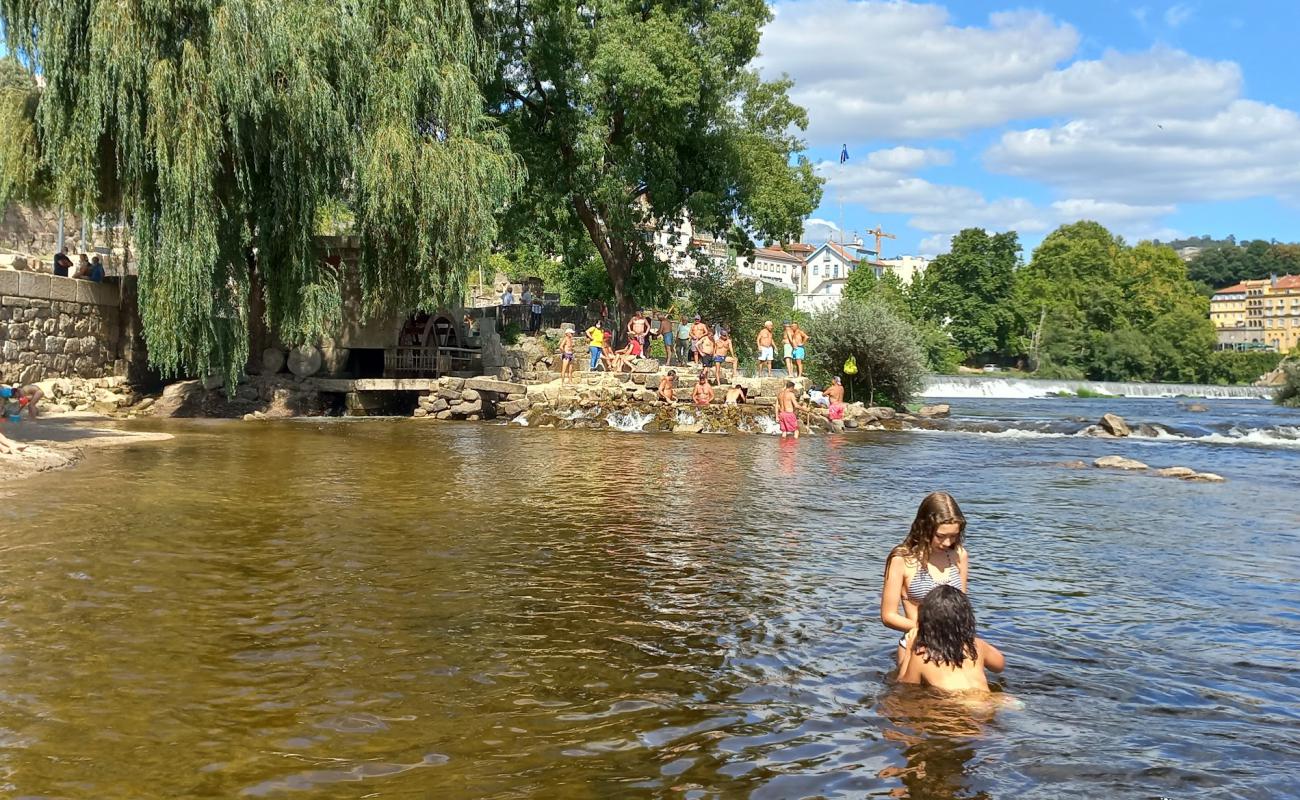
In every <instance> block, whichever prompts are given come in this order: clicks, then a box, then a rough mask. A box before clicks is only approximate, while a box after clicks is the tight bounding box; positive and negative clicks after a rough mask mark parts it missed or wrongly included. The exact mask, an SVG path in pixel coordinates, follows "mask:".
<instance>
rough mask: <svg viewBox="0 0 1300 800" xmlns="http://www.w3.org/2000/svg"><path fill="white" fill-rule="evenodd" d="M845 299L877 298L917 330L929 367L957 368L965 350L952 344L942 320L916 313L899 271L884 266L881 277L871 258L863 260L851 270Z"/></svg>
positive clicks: (939, 369) (949, 370) (941, 370)
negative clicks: (919, 315) (877, 273)
mask: <svg viewBox="0 0 1300 800" xmlns="http://www.w3.org/2000/svg"><path fill="white" fill-rule="evenodd" d="M844 297H845V299H848V300H852V301H855V302H858V303H866V302H868V301H872V300H877V301H879V302H881V303H883V304H884V305H885V306H887V307H888V308H889V309H890V310H891V311H893V312H894V313H895V314H896V315H898V316H899V317H900V318H901V319H903V320H904V321H906V322H907V323H908V324H910V325H911V326H912V328H913V329H914V330H915V331H916V336H917V343H918V344H919V345H920V347H921V352H922V353H923V354H924V355H925V363H926V367H927V368H928V369H929V370H930V371H931V372H938V373H941V374H945V375H949V374H953V373H955V372H957V367H958V366H960V365H961V361H962V359H963V358H964V354H963V353H962V352H961V350H959V349H957V347H956V346H955V345H954V344H953V341H952V336H951V334H949V333H948V332H947V331H946V330H945V329H944V328H943V327H942V326H941V325H940V324H939V323H937V322H934V321H932V320H928V319H918V318H917V317H916V315H915V314H914V313H913V308H914V305H915V303H914V300H913V297H914V296H913V294H912V293H911V292H910V291H909V290H908V287H907V286H905V285H904V284H903V281H902V279H901V278H899V277H898V273H896V272H894V271H893V270H884V271H883V272H882V273H881V275H880V277H876V272H875V270H874V269H872V268H871V267H870V265H869V263H868V262H865V261H864V262H862V263H861V264H859V265H858V268H857V269H855V270H853V271H852V272H850V273H849V279H848V281H847V282H846V283H845V284H844Z"/></svg>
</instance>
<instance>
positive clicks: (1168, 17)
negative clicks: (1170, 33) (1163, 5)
mask: <svg viewBox="0 0 1300 800" xmlns="http://www.w3.org/2000/svg"><path fill="white" fill-rule="evenodd" d="M1192 13H1193V11H1192V9H1190V8H1188V7H1187V6H1185V5H1183V4H1181V3H1179V4H1178V5H1174V6H1170V7H1169V8H1167V9H1165V24H1166V25H1168V26H1169V27H1171V28H1177V27H1180V26H1181V25H1182V24H1183V23H1184V22H1186V21H1187V20H1189V19H1191V18H1192Z"/></svg>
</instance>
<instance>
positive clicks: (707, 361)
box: [695, 330, 717, 375]
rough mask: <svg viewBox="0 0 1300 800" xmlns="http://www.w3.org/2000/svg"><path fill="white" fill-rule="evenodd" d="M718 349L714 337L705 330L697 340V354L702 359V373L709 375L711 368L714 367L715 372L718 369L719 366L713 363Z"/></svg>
mask: <svg viewBox="0 0 1300 800" xmlns="http://www.w3.org/2000/svg"><path fill="white" fill-rule="evenodd" d="M716 349H717V348H716V347H715V346H714V343H713V337H712V336H710V335H709V332H708V330H705V331H704V335H703V336H701V337H700V338H699V339H697V340H696V341H695V350H696V352H695V354H696V355H697V356H698V357H699V359H700V374H701V375H707V374H708V373H709V369H710V368H713V370H714V372H716V371H717V366H716V365H715V364H714V363H713V354H714V352H715V351H716Z"/></svg>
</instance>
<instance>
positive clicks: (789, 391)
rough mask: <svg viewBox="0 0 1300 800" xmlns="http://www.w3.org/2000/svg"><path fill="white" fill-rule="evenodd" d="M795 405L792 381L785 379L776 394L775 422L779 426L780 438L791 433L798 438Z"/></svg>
mask: <svg viewBox="0 0 1300 800" xmlns="http://www.w3.org/2000/svg"><path fill="white" fill-rule="evenodd" d="M797 408H798V406H797V405H796V401H795V396H794V381H786V382H785V388H784V389H782V390H781V391H779V392H777V394H776V422H777V424H778V425H779V426H780V427H781V438H782V439H784V438H785V437H786V436H787V435H789V434H791V433H793V434H794V438H796V439H798V438H799V417H797V416H795V409H797Z"/></svg>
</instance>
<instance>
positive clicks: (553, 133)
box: [483, 0, 821, 312]
mask: <svg viewBox="0 0 1300 800" xmlns="http://www.w3.org/2000/svg"><path fill="white" fill-rule="evenodd" d="M483 16H484V24H485V25H490V26H491V27H492V30H493V31H494V33H495V35H496V36H497V42H498V47H499V51H500V56H499V59H498V63H497V69H496V80H495V82H494V84H493V88H492V92H491V93H490V105H491V107H493V108H496V109H499V113H500V117H501V119H502V120H503V122H504V124H505V127H506V129H507V130H508V131H509V134H510V137H511V141H512V142H513V143H514V147H515V151H516V152H517V153H519V154H520V155H521V156H522V158H523V159H524V161H525V163H526V164H527V167H528V186H527V190H526V191H525V192H524V193H523V194H522V196H521V201H520V202H518V203H516V204H515V205H514V206H513V207H512V209H511V213H510V216H509V218H508V219H509V222H507V224H506V225H505V226H504V229H505V230H506V232H507V233H508V234H509V235H511V236H514V237H518V236H531V235H532V231H533V230H535V228H536V221H537V220H546V224H548V225H550V226H553V227H554V228H557V229H559V230H562V231H563V233H562V234H560V235H559V237H558V238H559V239H561V240H571V239H572V238H574V237H576V236H578V235H583V236H585V237H586V238H587V239H589V241H590V242H591V243H592V244H593V245H594V246H595V247H596V250H597V252H599V254H600V257H601V259H602V261H603V263H604V264H605V267H606V270H607V272H608V274H609V279H610V284H611V287H612V288H613V290H614V294H615V296H616V298H617V300H618V305H619V307H620V308H621V309H622V310H623V311H624V312H628V311H630V310H631V309H632V308H633V307H634V306H635V305H636V304H637V302H638V301H640V302H642V303H644V302H645V298H644V297H640V296H637V294H636V288H637V287H636V286H635V285H634V279H635V273H636V272H637V265H639V264H645V263H647V262H651V261H653V260H654V254H653V252H652V248H651V245H650V242H649V241H647V237H646V236H644V235H643V234H644V233H645V232H646V230H647V229H648V228H651V227H653V226H654V225H656V224H658V223H661V222H663V221H671V220H678V219H681V218H682V217H683V215H689V216H690V218H691V220H692V221H693V224H694V225H695V226H696V227H697V228H699V229H702V230H706V231H712V232H724V231H725V232H730V231H731V230H732V228H733V225H735V224H737V223H738V224H739V225H741V226H742V227H743V228H744V229H745V230H748V231H751V232H754V233H755V234H756V235H758V236H759V237H760V238H771V239H778V240H782V239H790V238H793V237H796V236H798V234H799V233H800V232H801V227H802V218H803V217H804V216H806V215H807V214H809V213H811V212H812V210H813V209H814V208H816V207H817V204H818V202H819V200H820V195H821V189H820V185H821V181H820V179H818V178H817V177H816V176H815V175H814V174H813V170H812V166H811V164H809V163H808V162H807V161H806V160H805V159H803V158H799V159H798V160H797V161H796V162H794V163H791V159H792V156H793V155H794V154H795V153H798V152H799V151H800V150H802V147H803V145H802V142H801V141H800V140H799V139H798V138H796V137H795V136H794V135H792V134H791V131H792V130H798V129H802V128H803V127H805V126H806V124H807V117H806V114H805V113H804V111H803V110H802V109H800V108H799V107H798V106H796V105H794V104H793V103H792V102H790V99H789V97H788V96H787V90H788V88H789V86H790V82H789V81H788V80H785V79H782V80H779V81H775V82H763V81H761V80H759V78H758V77H757V75H756V73H755V72H753V71H751V70H750V69H749V63H750V62H751V61H752V60H753V58H754V56H755V55H756V54H757V48H758V41H759V34H760V30H761V28H762V26H763V24H765V23H766V22H767V20H768V19H769V16H770V12H769V11H768V8H767V5H766V3H765V2H763V0H713V1H712V2H704V3H701V2H696V1H695V0H665V1H664V2H656V3H641V2H637V3H629V2H623V1H622V0H585V1H583V2H575V3H567V4H566V3H550V2H540V1H536V0H532V1H530V0H518V1H516V0H509V1H507V0H495V2H492V3H489V4H488V11H487V12H485V13H484V15H483Z"/></svg>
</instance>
